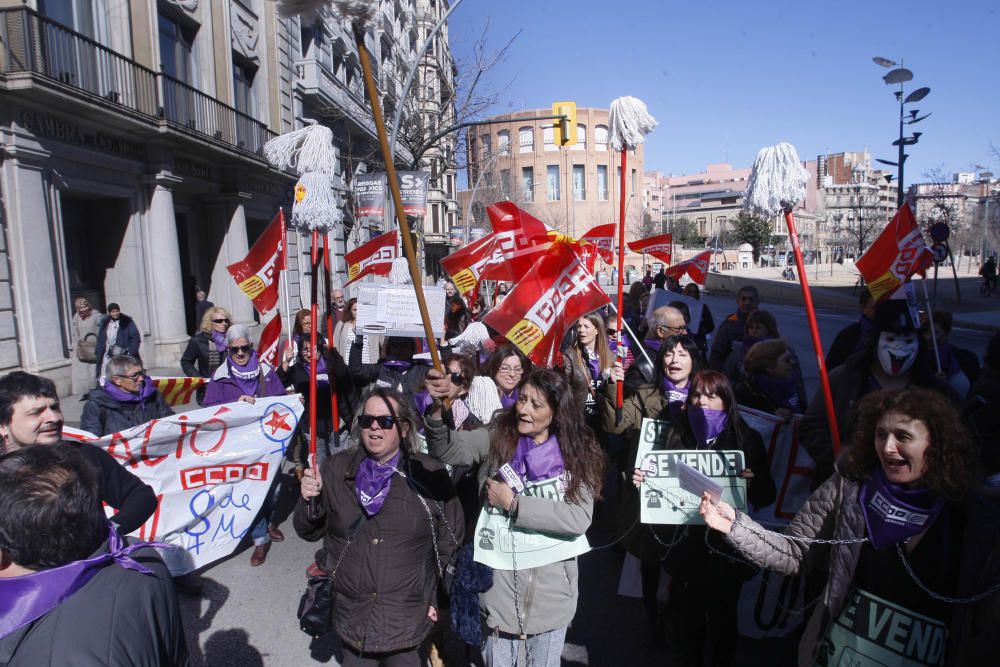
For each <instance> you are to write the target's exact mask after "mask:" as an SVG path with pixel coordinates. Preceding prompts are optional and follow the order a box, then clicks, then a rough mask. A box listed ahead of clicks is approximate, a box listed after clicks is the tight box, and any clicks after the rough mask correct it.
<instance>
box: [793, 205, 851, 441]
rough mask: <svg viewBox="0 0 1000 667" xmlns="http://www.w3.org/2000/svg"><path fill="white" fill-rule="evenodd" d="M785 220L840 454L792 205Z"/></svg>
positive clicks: (832, 431) (837, 432) (828, 385)
mask: <svg viewBox="0 0 1000 667" xmlns="http://www.w3.org/2000/svg"><path fill="white" fill-rule="evenodd" d="M785 222H786V223H787V224H788V238H789V239H790V240H791V242H792V250H794V251H795V266H796V268H798V270H799V284H801V285H802V300H803V301H804V302H805V305H806V314H807V315H808V316H809V333H810V334H812V344H813V351H814V352H815V353H816V363H817V364H818V365H819V381H820V385H821V386H822V387H823V400H824V402H825V403H826V420H827V422H829V424H830V438H831V439H832V440H833V455H834V456H838V455H840V427H839V426H838V425H837V413H836V411H835V410H834V409H833V395H832V394H831V393H830V377H829V376H828V375H827V374H826V359H825V358H824V356H823V343H822V341H820V338H819V325H817V324H816V309H815V308H814V307H813V300H812V293H811V292H810V291H809V278H808V277H807V276H806V267H805V262H803V261H802V248H800V247H799V233H798V231H797V230H796V229H795V216H794V215H792V207H791V206H788V205H786V206H785Z"/></svg>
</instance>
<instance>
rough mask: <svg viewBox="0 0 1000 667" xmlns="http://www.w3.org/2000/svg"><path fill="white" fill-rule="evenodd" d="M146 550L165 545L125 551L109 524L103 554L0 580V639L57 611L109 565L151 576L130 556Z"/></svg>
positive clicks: (139, 545)
mask: <svg viewBox="0 0 1000 667" xmlns="http://www.w3.org/2000/svg"><path fill="white" fill-rule="evenodd" d="M149 546H166V545H165V544H160V543H154V544H148V543H140V544H133V545H132V546H128V547H127V546H125V543H124V542H123V541H122V538H121V537H119V535H118V531H117V530H116V529H115V527H114V526H113V525H112V524H111V522H110V521H109V522H108V551H107V553H102V554H99V555H97V556H93V557H92V558H88V559H86V560H78V561H73V562H72V563H68V564H66V565H63V566H61V567H54V568H52V569H49V570H40V571H38V572H33V573H31V574H26V575H24V576H21V577H14V578H13V579H0V639H3V638H4V637H6V636H7V635H9V634H11V633H13V632H14V631H15V630H17V629H19V628H22V627H24V626H25V625H28V624H29V623H31V622H33V621H36V620H38V619H39V618H41V617H42V616H44V615H45V614H47V613H49V612H50V611H52V610H53V609H55V608H56V607H58V606H59V604H60V603H61V602H62V601H63V600H65V599H66V598H68V597H70V596H71V595H73V594H74V593H76V592H77V591H78V590H80V589H81V588H83V587H84V586H85V585H86V583H87V582H88V581H90V580H91V579H92V578H93V577H94V575H96V574H97V573H98V572H99V571H100V570H101V569H102V568H104V567H106V566H108V565H111V564H112V563H115V564H117V565H120V566H121V567H124V568H126V569H128V570H134V571H136V572H141V573H142V574H150V575H151V574H153V572H152V571H151V570H149V569H148V568H146V567H144V566H143V565H141V564H140V563H138V562H136V561H135V560H133V559H132V558H131V556H130V554H131V553H132V552H134V551H135V550H137V549H145V548H146V547H149Z"/></svg>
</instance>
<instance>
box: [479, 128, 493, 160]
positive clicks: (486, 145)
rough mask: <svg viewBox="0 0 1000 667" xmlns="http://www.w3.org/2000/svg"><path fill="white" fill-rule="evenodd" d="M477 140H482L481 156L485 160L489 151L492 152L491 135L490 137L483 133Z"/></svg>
mask: <svg viewBox="0 0 1000 667" xmlns="http://www.w3.org/2000/svg"><path fill="white" fill-rule="evenodd" d="M479 140H480V141H482V143H483V152H482V158H483V159H484V160H485V159H486V158H488V157H489V156H490V153H491V152H493V146H492V143H493V139H492V137H490V135H488V134H484V135H483V136H481V137H479Z"/></svg>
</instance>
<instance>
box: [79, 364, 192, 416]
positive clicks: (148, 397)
mask: <svg viewBox="0 0 1000 667" xmlns="http://www.w3.org/2000/svg"><path fill="white" fill-rule="evenodd" d="M101 382H102V386H100V387H98V388H97V389H94V390H93V391H91V392H90V395H89V397H88V399H87V404H86V405H85V406H84V407H83V416H82V417H81V418H80V428H82V429H83V430H84V431H89V432H90V433H93V434H94V435H97V436H104V435H108V434H109V433H118V432H120V431H124V430H125V429H128V428H131V427H133V426H138V425H140V424H145V423H146V422H148V421H150V420H152V419H159V418H161V417H168V416H170V415H172V414H174V411H173V410H171V409H170V406H168V405H167V402H166V401H165V400H163V396H161V395H160V392H159V391H157V390H156V387H155V386H154V385H153V381H152V380H151V379H150V378H149V377H148V376H147V375H146V371H145V370H144V369H143V367H142V363H141V362H140V361H139V360H138V359H136V358H135V357H130V356H128V355H127V354H122V355H119V356H116V357H112V358H111V361H109V362H108V369H107V376H106V377H105V378H104V379H103V380H102V381H101Z"/></svg>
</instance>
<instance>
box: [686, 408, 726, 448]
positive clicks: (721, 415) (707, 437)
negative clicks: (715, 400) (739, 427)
mask: <svg viewBox="0 0 1000 667" xmlns="http://www.w3.org/2000/svg"><path fill="white" fill-rule="evenodd" d="M688 423H689V424H690V425H691V431H692V432H693V433H694V439H695V441H696V442H697V444H698V449H701V448H702V447H705V446H706V445H708V444H709V443H710V442H712V441H713V440H715V439H716V438H718V437H719V434H720V433H722V431H723V430H724V429H725V428H726V424H728V423H729V415H727V414H726V411H725V410H713V409H712V408H702V407H700V406H698V405H689V406H688Z"/></svg>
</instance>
